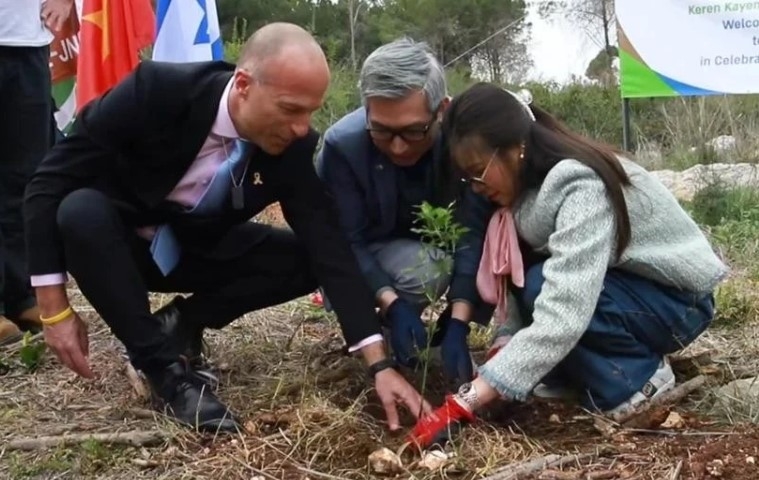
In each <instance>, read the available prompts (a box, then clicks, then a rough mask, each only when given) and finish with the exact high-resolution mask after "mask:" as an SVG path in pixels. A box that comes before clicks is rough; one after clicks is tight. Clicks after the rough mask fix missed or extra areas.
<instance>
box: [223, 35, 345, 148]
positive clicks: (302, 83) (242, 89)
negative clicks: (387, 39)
mask: <svg viewBox="0 0 759 480" xmlns="http://www.w3.org/2000/svg"><path fill="white" fill-rule="evenodd" d="M329 80H330V73H329V65H328V64H327V58H326V57H325V55H324V52H323V51H322V49H321V47H320V46H319V44H318V43H317V42H316V40H314V37H312V36H311V34H310V33H308V32H307V31H305V30H304V29H302V28H301V27H299V26H297V25H293V24H291V23H271V24H269V25H266V26H265V27H262V28H260V29H259V30H258V31H256V33H254V34H253V35H252V36H251V37H250V39H248V41H247V42H246V43H245V46H244V47H243V50H242V53H241V55H240V60H239V61H238V63H237V69H236V71H235V74H234V78H233V82H232V86H233V88H232V89H231V90H230V92H229V113H230V116H231V117H232V123H234V125H235V128H236V129H237V131H238V132H239V133H240V134H241V136H242V137H243V138H245V139H246V140H249V141H252V142H254V143H255V144H256V145H258V146H259V147H261V148H262V149H263V150H264V151H265V152H267V153H269V154H272V155H277V154H279V153H281V152H282V151H284V149H285V148H287V146H288V145H290V144H291V143H292V142H293V141H294V140H295V139H297V138H301V137H303V136H305V135H307V134H308V132H309V129H310V124H311V116H312V115H313V113H314V112H315V111H316V110H318V109H319V108H320V107H321V105H322V102H323V101H324V96H325V94H326V91H327V88H328V87H329Z"/></svg>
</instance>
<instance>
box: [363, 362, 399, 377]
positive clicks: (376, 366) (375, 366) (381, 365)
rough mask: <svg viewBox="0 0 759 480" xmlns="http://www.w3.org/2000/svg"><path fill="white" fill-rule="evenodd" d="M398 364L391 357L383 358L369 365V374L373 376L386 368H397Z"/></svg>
mask: <svg viewBox="0 0 759 480" xmlns="http://www.w3.org/2000/svg"><path fill="white" fill-rule="evenodd" d="M397 367H398V364H397V363H395V360H393V359H392V358H383V359H382V360H380V361H378V362H374V363H372V364H371V365H369V375H370V376H371V377H372V378H374V377H375V376H376V375H377V374H378V373H379V372H381V371H382V370H385V369H388V368H393V369H395V368H397Z"/></svg>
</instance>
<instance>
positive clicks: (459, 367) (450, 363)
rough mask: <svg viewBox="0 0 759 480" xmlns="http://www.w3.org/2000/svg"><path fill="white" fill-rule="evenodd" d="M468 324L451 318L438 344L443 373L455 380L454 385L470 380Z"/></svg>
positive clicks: (470, 362) (470, 361)
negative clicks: (441, 340)
mask: <svg viewBox="0 0 759 480" xmlns="http://www.w3.org/2000/svg"><path fill="white" fill-rule="evenodd" d="M468 336H469V325H468V324H467V323H465V322H462V321H461V320H458V319H456V318H451V320H450V321H449V322H448V326H447V328H446V331H445V336H444V337H443V342H442V343H441V344H440V353H441V355H442V357H443V369H444V370H445V374H446V375H447V376H448V377H449V378H450V379H452V380H454V381H455V383H456V385H461V384H462V383H465V382H469V381H471V380H472V377H473V375H474V371H473V369H472V358H471V357H470V356H469V345H468V344H467V337H468Z"/></svg>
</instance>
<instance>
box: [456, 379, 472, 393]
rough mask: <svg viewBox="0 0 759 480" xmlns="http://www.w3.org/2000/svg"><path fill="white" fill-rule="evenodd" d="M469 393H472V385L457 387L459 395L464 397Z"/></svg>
mask: <svg viewBox="0 0 759 480" xmlns="http://www.w3.org/2000/svg"><path fill="white" fill-rule="evenodd" d="M471 391H472V383H471V382H466V383H462V384H461V386H460V387H459V393H460V394H461V395H466V394H468V393H470V392H471Z"/></svg>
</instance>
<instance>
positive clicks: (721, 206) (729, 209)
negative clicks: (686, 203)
mask: <svg viewBox="0 0 759 480" xmlns="http://www.w3.org/2000/svg"><path fill="white" fill-rule="evenodd" d="M690 208H691V210H692V212H693V218H694V220H696V222H698V223H699V224H701V225H707V226H710V227H718V226H724V225H735V224H738V223H744V224H746V225H747V226H748V227H749V228H750V229H754V230H757V231H759V191H757V190H754V189H750V188H725V187H724V186H723V185H722V184H720V183H719V182H716V183H713V184H711V185H708V186H707V187H705V188H703V189H701V190H700V191H699V192H698V193H696V194H695V195H694V196H693V200H692V201H691V204H690ZM735 230H736V231H739V230H740V229H735ZM754 238H756V236H755V237H754ZM747 239H748V238H746V237H741V238H740V240H747Z"/></svg>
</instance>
